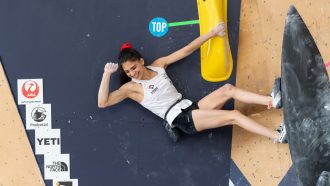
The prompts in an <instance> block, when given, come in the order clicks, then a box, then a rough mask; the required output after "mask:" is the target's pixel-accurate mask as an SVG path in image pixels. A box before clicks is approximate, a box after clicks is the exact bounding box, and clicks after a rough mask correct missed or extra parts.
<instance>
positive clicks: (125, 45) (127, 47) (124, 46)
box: [120, 42, 133, 51]
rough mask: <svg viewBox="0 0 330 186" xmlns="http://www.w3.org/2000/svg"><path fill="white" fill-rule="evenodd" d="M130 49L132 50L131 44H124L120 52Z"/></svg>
mask: <svg viewBox="0 0 330 186" xmlns="http://www.w3.org/2000/svg"><path fill="white" fill-rule="evenodd" d="M130 48H133V46H132V44H131V43H128V42H127V43H124V44H123V45H122V46H121V48H120V51H123V50H125V49H130Z"/></svg>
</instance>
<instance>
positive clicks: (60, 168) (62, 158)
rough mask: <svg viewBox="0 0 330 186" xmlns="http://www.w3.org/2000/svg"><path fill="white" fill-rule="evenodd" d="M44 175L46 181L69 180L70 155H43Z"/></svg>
mask: <svg viewBox="0 0 330 186" xmlns="http://www.w3.org/2000/svg"><path fill="white" fill-rule="evenodd" d="M44 173H45V179H46V180H69V179H70V154H45V156H44Z"/></svg>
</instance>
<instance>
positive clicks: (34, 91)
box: [22, 80, 39, 99]
mask: <svg viewBox="0 0 330 186" xmlns="http://www.w3.org/2000/svg"><path fill="white" fill-rule="evenodd" d="M22 93H23V95H24V96H25V97H26V98H29V99H32V98H35V97H37V96H38V94H39V85H38V84H37V83H36V82H35V81H31V80H29V81H26V82H25V83H24V84H23V86H22Z"/></svg>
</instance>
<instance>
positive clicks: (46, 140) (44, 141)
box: [35, 129, 61, 154]
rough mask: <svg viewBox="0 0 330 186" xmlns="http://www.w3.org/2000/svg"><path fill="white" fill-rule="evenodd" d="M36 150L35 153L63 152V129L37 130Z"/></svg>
mask: <svg viewBox="0 0 330 186" xmlns="http://www.w3.org/2000/svg"><path fill="white" fill-rule="evenodd" d="M35 150H36V152H35V154H61V130H60V129H42V130H36V131H35Z"/></svg>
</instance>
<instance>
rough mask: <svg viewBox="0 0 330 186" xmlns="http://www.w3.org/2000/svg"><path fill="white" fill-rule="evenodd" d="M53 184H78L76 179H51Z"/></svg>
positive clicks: (62, 185) (73, 185)
mask: <svg viewBox="0 0 330 186" xmlns="http://www.w3.org/2000/svg"><path fill="white" fill-rule="evenodd" d="M53 186H78V179H68V180H59V179H54V180H53Z"/></svg>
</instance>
